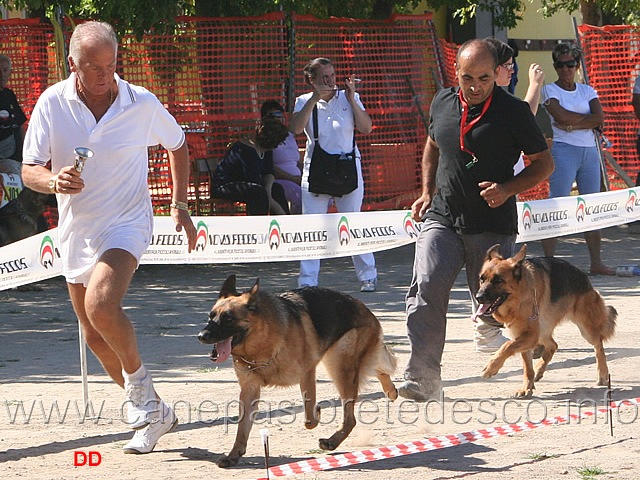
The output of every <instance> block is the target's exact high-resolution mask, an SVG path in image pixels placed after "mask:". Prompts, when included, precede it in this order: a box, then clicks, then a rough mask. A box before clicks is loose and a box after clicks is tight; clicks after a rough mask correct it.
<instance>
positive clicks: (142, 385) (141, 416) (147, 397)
mask: <svg viewBox="0 0 640 480" xmlns="http://www.w3.org/2000/svg"><path fill="white" fill-rule="evenodd" d="M124 391H125V395H126V398H127V399H126V403H127V419H128V422H129V426H130V427H131V428H132V429H133V430H140V429H141V428H144V427H146V426H147V425H149V423H151V418H152V417H153V416H154V414H155V415H156V416H157V414H158V412H159V400H158V398H157V397H156V392H155V391H154V390H153V382H152V381H151V374H150V373H148V372H147V375H146V376H145V377H144V378H143V379H142V380H139V381H136V382H128V381H127V379H126V378H125V381H124Z"/></svg>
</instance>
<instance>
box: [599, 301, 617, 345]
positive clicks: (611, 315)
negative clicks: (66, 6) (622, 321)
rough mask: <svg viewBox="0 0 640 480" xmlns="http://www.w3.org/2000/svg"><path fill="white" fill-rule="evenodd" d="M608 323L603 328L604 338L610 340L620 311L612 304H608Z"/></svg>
mask: <svg viewBox="0 0 640 480" xmlns="http://www.w3.org/2000/svg"><path fill="white" fill-rule="evenodd" d="M606 307H607V323H606V324H605V325H604V328H603V329H602V340H608V339H610V338H611V337H612V336H613V333H614V331H615V329H616V319H617V318H618V312H617V310H616V309H615V308H613V307H612V306H611V305H607V306H606Z"/></svg>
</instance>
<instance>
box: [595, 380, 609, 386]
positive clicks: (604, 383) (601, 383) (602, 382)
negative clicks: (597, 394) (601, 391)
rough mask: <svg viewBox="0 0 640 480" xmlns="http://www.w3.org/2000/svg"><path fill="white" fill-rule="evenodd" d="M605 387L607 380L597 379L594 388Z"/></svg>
mask: <svg viewBox="0 0 640 480" xmlns="http://www.w3.org/2000/svg"><path fill="white" fill-rule="evenodd" d="M607 385H609V379H608V378H599V379H598V381H597V382H596V386H598V387H606V386H607Z"/></svg>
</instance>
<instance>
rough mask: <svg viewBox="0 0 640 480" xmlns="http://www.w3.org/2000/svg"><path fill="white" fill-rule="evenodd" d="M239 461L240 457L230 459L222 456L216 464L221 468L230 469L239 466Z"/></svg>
mask: <svg viewBox="0 0 640 480" xmlns="http://www.w3.org/2000/svg"><path fill="white" fill-rule="evenodd" d="M238 460H240V459H239V458H238V457H233V458H232V457H230V456H228V455H223V456H221V457H220V458H219V459H218V461H217V462H216V464H217V465H218V466H219V467H220V468H229V467H233V466H234V465H237V464H238Z"/></svg>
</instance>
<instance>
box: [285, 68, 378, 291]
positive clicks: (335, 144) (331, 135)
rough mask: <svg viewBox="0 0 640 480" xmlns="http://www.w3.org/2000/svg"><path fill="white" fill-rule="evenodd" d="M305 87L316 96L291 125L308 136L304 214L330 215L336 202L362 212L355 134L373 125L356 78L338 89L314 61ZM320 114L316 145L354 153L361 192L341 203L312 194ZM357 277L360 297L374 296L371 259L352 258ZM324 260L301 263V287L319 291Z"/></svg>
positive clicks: (301, 104) (304, 102)
mask: <svg viewBox="0 0 640 480" xmlns="http://www.w3.org/2000/svg"><path fill="white" fill-rule="evenodd" d="M303 72H304V80H305V83H306V84H307V85H308V86H309V87H311V89H312V91H311V92H309V93H305V94H304V95H300V96H299V97H298V98H296V103H295V106H294V109H293V116H292V117H291V121H290V122H289V130H291V132H293V133H294V134H295V135H298V134H300V133H302V132H303V131H304V132H305V133H306V134H307V146H306V150H305V154H304V167H303V172H302V213H316V214H321V213H327V210H328V208H329V201H330V200H331V199H332V198H333V201H334V203H335V205H336V208H337V209H338V211H339V212H359V211H360V208H361V207H362V199H363V196H364V185H363V183H362V167H361V164H360V161H361V160H360V151H359V150H358V146H357V144H356V142H355V137H354V135H355V131H354V130H355V129H357V130H358V131H359V132H360V133H370V132H371V130H372V128H373V124H372V122H371V118H370V117H369V115H368V114H367V112H365V109H364V106H363V105H362V102H361V101H360V95H359V94H358V93H357V92H356V78H355V75H353V74H352V75H350V76H349V77H347V78H346V79H345V88H344V89H339V88H338V87H337V86H336V73H335V70H334V67H333V64H332V63H331V60H329V59H327V58H316V59H314V60H311V61H310V62H309V63H308V64H307V65H306V66H305V67H304V70H303ZM314 110H317V118H318V122H317V123H318V132H317V134H318V142H319V143H320V144H321V145H322V148H323V149H324V150H325V151H326V152H327V153H329V154H347V153H350V152H354V153H355V158H356V168H357V175H358V186H357V188H356V189H355V190H353V191H352V192H351V193H348V194H346V195H342V196H340V197H338V196H335V197H332V196H330V195H326V194H319V193H312V192H310V191H309V167H310V165H311V157H312V155H313V150H314V148H315V144H316V141H315V140H314V130H313V118H312V117H313V112H314ZM352 259H353V265H354V267H355V270H356V276H357V277H358V280H360V282H361V283H360V291H361V292H375V290H376V284H377V281H378V272H377V270H376V264H375V258H374V256H373V253H365V254H363V255H354V256H353V257H352ZM319 272H320V260H302V261H301V262H300V276H299V277H298V285H299V286H300V287H305V286H316V285H318V274H319Z"/></svg>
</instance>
